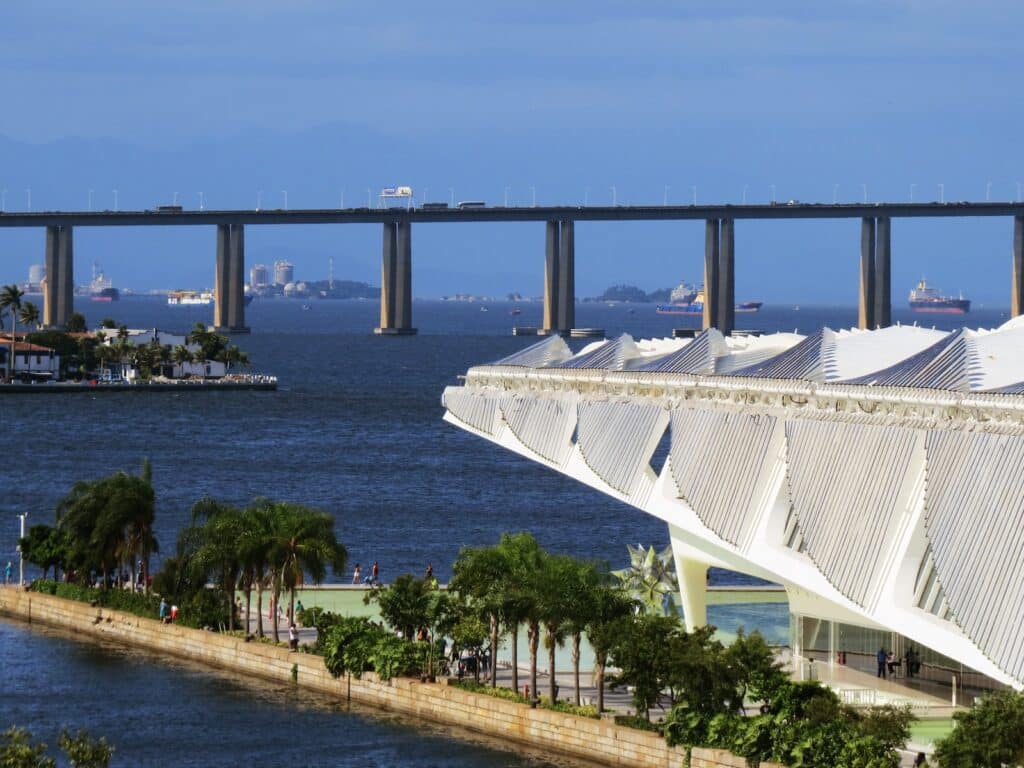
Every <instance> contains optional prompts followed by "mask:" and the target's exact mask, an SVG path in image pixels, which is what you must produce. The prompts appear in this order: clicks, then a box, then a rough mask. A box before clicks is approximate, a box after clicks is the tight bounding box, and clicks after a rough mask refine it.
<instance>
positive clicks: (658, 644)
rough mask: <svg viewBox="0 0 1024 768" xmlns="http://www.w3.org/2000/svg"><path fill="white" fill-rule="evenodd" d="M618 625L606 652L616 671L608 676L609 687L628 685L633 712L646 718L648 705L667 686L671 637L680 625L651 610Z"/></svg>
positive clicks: (678, 630) (658, 697)
mask: <svg viewBox="0 0 1024 768" xmlns="http://www.w3.org/2000/svg"><path fill="white" fill-rule="evenodd" d="M619 628H620V630H621V632H620V634H619V635H618V637H617V638H616V640H615V642H614V643H613V645H612V647H611V653H610V661H611V663H612V664H613V665H614V666H616V667H618V669H619V671H618V673H616V674H615V675H614V676H612V677H611V686H612V688H613V689H614V688H621V687H625V686H632V688H633V705H634V707H635V708H636V712H637V715H640V716H642V717H644V718H645V719H648V720H649V719H650V710H651V707H654V706H657V705H658V703H659V702H660V701H661V695H662V693H661V692H662V691H663V690H664V689H665V688H666V687H668V678H669V674H670V672H671V669H672V665H673V662H674V660H673V658H672V651H673V643H672V640H673V638H674V637H675V636H676V635H678V633H680V632H683V628H682V625H681V624H680V622H679V619H678V618H676V617H673V616H661V615H657V614H651V613H646V614H640V615H638V616H634V617H632V618H631V619H629V620H626V621H623V622H622V623H621V624H619Z"/></svg>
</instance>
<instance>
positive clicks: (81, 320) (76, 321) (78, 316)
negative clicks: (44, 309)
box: [65, 312, 114, 333]
mask: <svg viewBox="0 0 1024 768" xmlns="http://www.w3.org/2000/svg"><path fill="white" fill-rule="evenodd" d="M110 327H111V328H113V327H114V326H112V325H111V326H110ZM65 328H66V329H67V331H68V333H85V332H86V331H87V330H88V327H87V326H86V324H85V315H83V314H82V313H81V312H72V313H71V317H69V318H68V322H67V325H66V326H65Z"/></svg>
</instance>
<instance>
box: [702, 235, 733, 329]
mask: <svg viewBox="0 0 1024 768" xmlns="http://www.w3.org/2000/svg"><path fill="white" fill-rule="evenodd" d="M718 247H719V254H718V290H717V291H716V293H717V295H718V321H717V322H716V323H715V327H716V328H718V330H719V331H721V332H722V333H723V334H725V335H726V336H728V335H729V334H730V333H732V332H733V331H734V330H735V328H736V239H735V225H734V221H733V219H722V222H721V227H720V230H719V238H718ZM705 292H706V291H705Z"/></svg>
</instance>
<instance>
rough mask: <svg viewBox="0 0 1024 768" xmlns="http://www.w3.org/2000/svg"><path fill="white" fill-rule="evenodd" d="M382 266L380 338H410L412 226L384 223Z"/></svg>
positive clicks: (377, 332)
mask: <svg viewBox="0 0 1024 768" xmlns="http://www.w3.org/2000/svg"><path fill="white" fill-rule="evenodd" d="M383 227H384V229H383V248H382V251H381V264H380V326H379V327H378V328H375V329H374V331H373V332H374V333H376V334H377V335H379V336H410V335H412V334H414V333H416V329H415V328H413V327H412V225H411V224H409V222H407V221H406V222H401V223H398V222H385V223H384V225H383Z"/></svg>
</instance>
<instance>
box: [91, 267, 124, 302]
mask: <svg viewBox="0 0 1024 768" xmlns="http://www.w3.org/2000/svg"><path fill="white" fill-rule="evenodd" d="M89 298H90V299H92V300H93V301H102V302H110V301H117V300H118V299H120V298H121V294H120V292H119V291H118V290H117V288H115V287H114V285H113V283H111V281H110V280H109V279H108V278H106V277H104V276H103V270H101V269H99V264H97V263H96V262H95V261H94V262H93V263H92V282H91V283H89Z"/></svg>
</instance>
